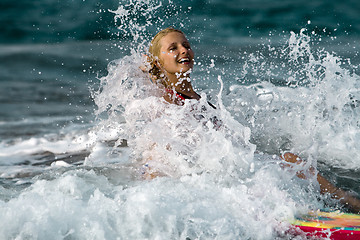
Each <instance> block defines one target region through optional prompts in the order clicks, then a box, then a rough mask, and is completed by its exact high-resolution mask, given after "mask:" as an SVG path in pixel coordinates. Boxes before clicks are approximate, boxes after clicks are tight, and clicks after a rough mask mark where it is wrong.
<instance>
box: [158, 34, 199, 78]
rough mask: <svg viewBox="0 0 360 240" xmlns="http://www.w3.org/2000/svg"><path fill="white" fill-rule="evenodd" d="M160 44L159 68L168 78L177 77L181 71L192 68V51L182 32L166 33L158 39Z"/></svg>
mask: <svg viewBox="0 0 360 240" xmlns="http://www.w3.org/2000/svg"><path fill="white" fill-rule="evenodd" d="M160 46H161V48H160V54H159V62H160V65H161V68H160V69H162V70H163V71H165V72H166V74H167V76H168V78H169V80H172V79H178V78H179V77H180V75H183V74H181V73H185V72H187V71H189V70H190V69H192V68H193V66H194V52H193V51H192V49H191V47H190V44H189V42H188V40H187V39H186V37H185V36H184V35H183V34H181V33H179V32H171V33H168V34H167V35H166V36H164V37H163V38H162V39H161V40H160ZM179 74H180V75H179Z"/></svg>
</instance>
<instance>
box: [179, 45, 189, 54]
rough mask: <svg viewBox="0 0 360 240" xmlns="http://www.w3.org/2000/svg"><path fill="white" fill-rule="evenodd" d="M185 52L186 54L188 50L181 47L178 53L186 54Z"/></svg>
mask: <svg viewBox="0 0 360 240" xmlns="http://www.w3.org/2000/svg"><path fill="white" fill-rule="evenodd" d="M187 52H188V49H187V48H186V47H184V46H181V48H180V53H181V54H186V53H187Z"/></svg>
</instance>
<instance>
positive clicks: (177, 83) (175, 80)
mask: <svg viewBox="0 0 360 240" xmlns="http://www.w3.org/2000/svg"><path fill="white" fill-rule="evenodd" d="M168 88H169V89H172V90H175V91H176V92H179V93H182V94H185V95H187V96H189V97H191V98H196V99H197V97H198V95H197V93H196V92H195V91H194V89H193V87H192V85H191V82H190V75H189V74H187V75H186V76H184V75H181V76H177V75H171V76H168Z"/></svg>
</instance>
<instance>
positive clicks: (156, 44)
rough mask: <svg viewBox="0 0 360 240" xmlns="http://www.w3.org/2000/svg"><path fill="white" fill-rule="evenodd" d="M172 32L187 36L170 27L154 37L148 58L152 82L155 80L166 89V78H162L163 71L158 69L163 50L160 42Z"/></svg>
mask: <svg viewBox="0 0 360 240" xmlns="http://www.w3.org/2000/svg"><path fill="white" fill-rule="evenodd" d="M172 32H178V33H181V34H183V35H184V36H185V34H184V33H183V32H182V31H180V30H178V29H175V28H173V27H168V28H165V29H163V30H161V31H160V32H158V33H157V34H156V35H155V36H154V38H153V39H152V41H151V43H150V47H149V53H150V55H149V56H148V63H149V65H150V70H149V73H150V74H151V78H152V80H155V81H156V82H158V83H161V84H163V85H164V86H165V87H166V83H165V79H164V76H162V71H161V70H160V69H159V67H158V64H159V55H160V49H161V44H160V40H161V39H162V38H163V37H165V36H166V35H167V34H169V33H172Z"/></svg>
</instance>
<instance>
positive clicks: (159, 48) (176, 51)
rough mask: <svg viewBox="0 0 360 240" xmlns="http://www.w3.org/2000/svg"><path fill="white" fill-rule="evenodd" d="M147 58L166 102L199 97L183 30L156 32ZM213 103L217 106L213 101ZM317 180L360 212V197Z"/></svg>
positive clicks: (291, 162) (291, 160)
mask: <svg viewBox="0 0 360 240" xmlns="http://www.w3.org/2000/svg"><path fill="white" fill-rule="evenodd" d="M147 61H148V64H149V70H148V72H149V76H150V79H151V80H152V81H153V82H154V83H156V84H157V85H158V86H159V87H161V88H163V89H164V91H163V98H164V99H165V100H166V101H167V102H169V103H173V104H177V105H183V104H184V101H185V99H197V100H199V99H200V96H199V95H198V94H197V93H196V92H195V91H194V89H193V87H192V85H191V81H190V73H191V70H192V68H193V66H194V52H193V50H192V49H191V46H190V44H189V41H188V40H187V38H186V36H185V34H184V33H183V32H182V31H180V30H177V29H174V28H166V29H164V30H162V31H160V32H159V33H158V34H156V35H155V37H154V38H153V40H152V41H151V44H150V48H149V56H147ZM143 70H145V69H143ZM209 104H210V103H209ZM210 106H211V107H213V108H215V107H214V106H213V105H211V104H210ZM215 122H216V124H214V125H215V126H216V125H218V127H219V125H220V124H221V123H219V122H218V121H216V120H215ZM281 158H282V159H283V160H285V161H286V163H284V164H283V166H284V167H287V168H291V167H292V166H296V165H299V164H302V163H303V161H302V160H301V159H300V158H299V157H298V156H297V155H295V154H292V153H285V154H283V155H282V156H281ZM310 172H311V174H315V172H316V171H315V170H314V169H310ZM157 175H158V174H150V175H148V177H150V178H153V177H156V176H157ZM297 176H298V177H300V178H306V176H305V174H304V172H303V171H300V172H297ZM317 181H318V183H319V185H320V191H321V193H322V194H330V195H331V197H332V198H334V199H339V200H340V202H341V203H343V204H344V205H345V206H346V207H347V208H349V209H350V210H352V211H353V212H356V213H358V212H360V200H359V199H357V198H355V197H352V196H351V195H350V194H349V193H347V192H345V191H343V190H342V189H340V188H337V187H335V186H334V185H333V184H331V183H330V182H329V181H328V180H327V179H325V178H324V177H323V176H322V175H320V174H317Z"/></svg>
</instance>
